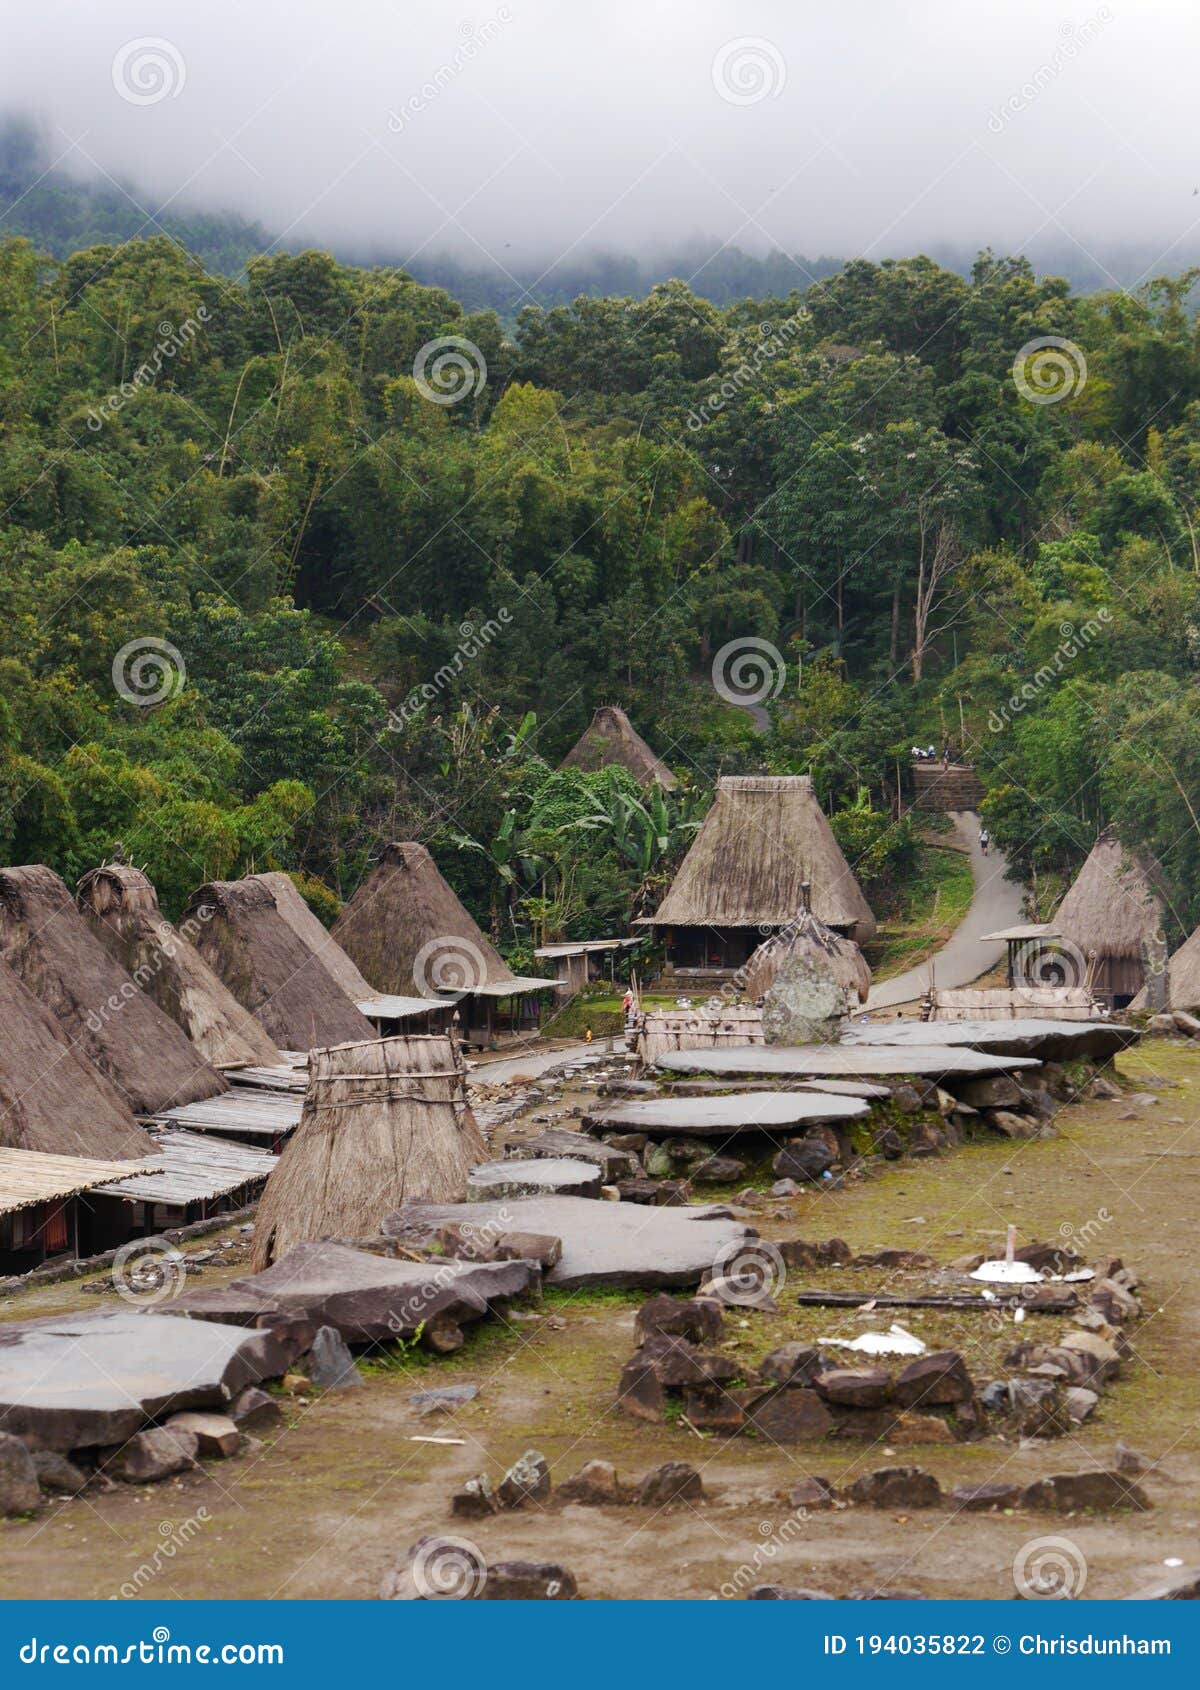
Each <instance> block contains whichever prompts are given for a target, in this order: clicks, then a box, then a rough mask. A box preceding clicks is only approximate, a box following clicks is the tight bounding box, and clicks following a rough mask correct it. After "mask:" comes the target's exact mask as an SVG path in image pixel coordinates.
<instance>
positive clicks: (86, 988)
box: [0, 864, 227, 1115]
mask: <svg viewBox="0 0 1200 1690" xmlns="http://www.w3.org/2000/svg"><path fill="white" fill-rule="evenodd" d="M0 956H2V957H3V958H4V959H5V960H6V961H7V962H8V963H9V964H10V966H11V967H12V968H13V970H14V972H15V973H17V974H18V975H19V976H20V978H21V979H22V980H23V981H24V983H25V985H26V986H27V987H28V989H29V990H30V991H31V992H32V993H33V995H34V996H35V997H36V998H38V999H39V1000H40V1001H41V1002H42V1003H43V1004H44V1005H45V1007H46V1008H47V1009H48V1010H50V1012H51V1014H52V1015H54V1016H55V1018H56V1019H57V1021H58V1024H59V1026H60V1027H61V1028H62V1030H63V1031H64V1032H65V1033H66V1035H67V1038H68V1039H69V1041H70V1042H71V1043H72V1044H73V1045H74V1046H75V1048H76V1049H77V1050H78V1051H79V1052H80V1053H81V1054H82V1055H84V1056H86V1057H87V1058H88V1059H89V1060H90V1061H91V1062H94V1063H95V1065H96V1067H97V1068H99V1069H100V1071H101V1073H103V1074H105V1075H107V1077H108V1078H109V1080H111V1081H112V1083H113V1085H114V1086H115V1087H116V1089H117V1091H118V1092H120V1094H121V1096H122V1097H123V1098H124V1099H125V1101H126V1103H127V1104H128V1106H129V1108H130V1109H131V1110H132V1111H133V1113H134V1114H135V1115H155V1114H158V1113H159V1112H160V1111H161V1110H163V1109H169V1108H172V1107H174V1106H175V1105H178V1104H183V1103H197V1102H199V1101H200V1100H201V1099H203V1098H206V1097H215V1096H216V1095H217V1093H218V1092H223V1091H224V1090H225V1089H226V1083H227V1082H226V1081H225V1079H224V1077H223V1076H222V1075H221V1074H219V1073H218V1072H217V1070H216V1069H215V1068H213V1067H210V1065H209V1064H208V1063H207V1062H206V1061H205V1060H204V1058H203V1057H202V1056H201V1054H200V1052H199V1051H198V1050H197V1049H196V1047H195V1045H193V1044H192V1042H191V1040H190V1039H189V1038H188V1037H187V1035H186V1033H184V1032H183V1031H182V1030H181V1029H180V1028H179V1027H177V1026H176V1025H175V1023H174V1021H172V1020H171V1019H170V1017H169V1016H167V1015H164V1014H163V1012H162V1010H161V1009H160V1008H159V1007H158V1005H157V1004H156V1003H155V1002H154V1000H153V998H150V997H148V996H147V995H146V993H145V992H143V991H142V989H141V988H140V986H138V985H136V984H135V982H134V981H133V980H131V979H130V977H129V975H128V974H127V973H126V971H125V970H124V969H123V968H122V967H121V966H120V965H119V964H118V963H115V962H114V961H113V959H112V957H111V956H110V955H109V954H108V952H107V951H106V950H105V948H104V946H103V945H102V944H101V943H100V941H99V940H98V939H97V938H96V936H95V934H94V933H93V932H92V930H91V928H90V927H89V926H88V924H87V922H86V921H85V920H84V919H83V917H82V916H81V915H80V913H79V911H78V910H77V909H76V907H75V901H74V899H73V898H72V897H71V894H70V893H69V892H68V891H67V889H66V887H65V886H64V885H63V883H62V881H61V880H60V879H59V877H58V875H56V874H55V873H54V872H53V870H52V869H48V868H46V867H45V866H44V865H42V864H35V865H33V866H31V867H26V868H6V869H0Z"/></svg>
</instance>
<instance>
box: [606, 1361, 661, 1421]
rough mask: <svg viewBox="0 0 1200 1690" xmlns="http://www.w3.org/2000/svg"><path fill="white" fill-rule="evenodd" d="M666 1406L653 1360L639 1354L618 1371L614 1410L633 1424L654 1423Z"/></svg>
mask: <svg viewBox="0 0 1200 1690" xmlns="http://www.w3.org/2000/svg"><path fill="white" fill-rule="evenodd" d="M666 1406H667V1398H666V1392H665V1391H664V1390H663V1382H662V1378H661V1376H660V1374H659V1371H658V1368H657V1367H656V1366H655V1363H654V1361H653V1359H652V1358H651V1357H649V1356H645V1355H643V1354H642V1353H641V1352H640V1351H639V1352H638V1354H637V1355H635V1356H631V1357H630V1358H629V1360H628V1361H627V1362H626V1363H625V1366H624V1367H623V1368H622V1369H621V1379H620V1383H619V1384H618V1386H617V1407H618V1408H619V1409H621V1410H623V1411H624V1413H626V1414H631V1415H632V1416H633V1417H634V1419H635V1420H651V1421H656V1420H660V1419H661V1418H662V1413H663V1410H664V1408H665V1407H666Z"/></svg>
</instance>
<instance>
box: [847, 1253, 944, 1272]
mask: <svg viewBox="0 0 1200 1690" xmlns="http://www.w3.org/2000/svg"><path fill="white" fill-rule="evenodd" d="M853 1265H854V1266H855V1267H877V1268H931V1267H933V1266H934V1265H935V1264H934V1260H933V1257H932V1256H930V1255H927V1254H926V1252H925V1251H924V1250H875V1251H873V1252H872V1253H871V1254H870V1255H866V1256H856V1257H855V1258H854V1264H853Z"/></svg>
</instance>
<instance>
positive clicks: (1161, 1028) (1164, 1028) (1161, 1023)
mask: <svg viewBox="0 0 1200 1690" xmlns="http://www.w3.org/2000/svg"><path fill="white" fill-rule="evenodd" d="M1146 1031H1147V1032H1148V1033H1165V1034H1174V1033H1177V1032H1178V1031H1179V1028H1178V1026H1177V1024H1176V1021H1175V1017H1174V1016H1173V1015H1152V1016H1151V1017H1150V1019H1149V1020H1148V1021H1147V1023H1146ZM1157 1101H1158V1100H1157V1098H1156V1099H1155V1102H1157Z"/></svg>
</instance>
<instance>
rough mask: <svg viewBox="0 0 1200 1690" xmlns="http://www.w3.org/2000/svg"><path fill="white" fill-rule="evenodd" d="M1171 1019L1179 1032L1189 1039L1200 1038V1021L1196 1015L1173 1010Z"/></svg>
mask: <svg viewBox="0 0 1200 1690" xmlns="http://www.w3.org/2000/svg"><path fill="white" fill-rule="evenodd" d="M1171 1019H1172V1021H1174V1023H1175V1025H1176V1027H1178V1029H1179V1031H1180V1032H1181V1033H1185V1034H1186V1035H1187V1037H1188V1038H1190V1039H1194V1038H1198V1037H1200V1019H1198V1018H1197V1017H1196V1016H1194V1015H1189V1014H1188V1012H1187V1010H1186V1009H1173V1010H1172V1011H1171Z"/></svg>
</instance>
